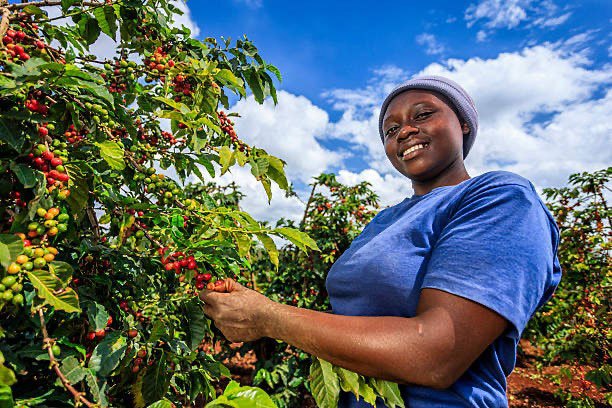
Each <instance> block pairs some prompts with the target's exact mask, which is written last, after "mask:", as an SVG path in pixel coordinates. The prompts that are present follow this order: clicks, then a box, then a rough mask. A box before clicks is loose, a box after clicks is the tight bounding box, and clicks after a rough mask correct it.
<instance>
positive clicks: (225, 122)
mask: <svg viewBox="0 0 612 408" xmlns="http://www.w3.org/2000/svg"><path fill="white" fill-rule="evenodd" d="M217 117H218V118H219V122H220V123H221V130H222V131H223V133H225V134H226V135H228V136H229V137H230V138H231V139H232V142H237V141H238V136H237V135H236V131H235V130H234V122H232V121H231V120H229V118H228V117H227V115H226V114H225V112H223V111H219V112H217Z"/></svg>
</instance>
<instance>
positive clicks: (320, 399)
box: [309, 357, 340, 408]
mask: <svg viewBox="0 0 612 408" xmlns="http://www.w3.org/2000/svg"><path fill="white" fill-rule="evenodd" d="M309 380H310V390H311V393H312V396H313V397H314V399H315V401H316V403H317V406H318V407H319V408H336V407H337V406H338V399H339V398H340V385H339V384H338V383H339V379H338V375H337V374H336V373H335V372H334V368H333V366H332V365H331V364H330V363H328V362H327V361H325V360H321V359H320V358H316V357H313V360H312V364H311V365H310V377H309Z"/></svg>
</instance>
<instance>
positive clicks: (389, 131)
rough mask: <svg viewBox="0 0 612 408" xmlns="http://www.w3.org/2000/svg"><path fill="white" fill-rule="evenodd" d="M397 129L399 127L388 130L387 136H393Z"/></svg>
mask: <svg viewBox="0 0 612 408" xmlns="http://www.w3.org/2000/svg"><path fill="white" fill-rule="evenodd" d="M396 129H397V126H391V127H390V128H389V129H387V133H385V136H391V134H392V133H394V132H395V131H396Z"/></svg>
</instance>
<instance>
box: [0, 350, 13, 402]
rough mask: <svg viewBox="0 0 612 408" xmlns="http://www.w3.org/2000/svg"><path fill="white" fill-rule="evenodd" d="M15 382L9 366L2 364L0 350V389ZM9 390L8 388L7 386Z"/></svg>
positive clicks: (0, 400)
mask: <svg viewBox="0 0 612 408" xmlns="http://www.w3.org/2000/svg"><path fill="white" fill-rule="evenodd" d="M16 382H17V379H16V378H15V373H14V372H13V370H11V369H10V368H8V367H6V366H5V365H4V355H3V354H2V352H0V390H1V389H2V388H1V387H3V386H10V385H13V384H15V383H16ZM9 391H10V388H9ZM1 403H2V394H1V393H0V404H1ZM0 407H1V405H0Z"/></svg>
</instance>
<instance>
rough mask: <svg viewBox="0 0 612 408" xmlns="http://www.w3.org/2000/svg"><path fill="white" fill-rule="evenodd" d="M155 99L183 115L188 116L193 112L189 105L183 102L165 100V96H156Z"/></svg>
mask: <svg viewBox="0 0 612 408" xmlns="http://www.w3.org/2000/svg"><path fill="white" fill-rule="evenodd" d="M153 99H155V100H156V101H160V102H163V103H165V104H166V105H168V106H170V107H172V108H174V109H176V110H177V111H179V112H180V113H182V114H188V113H190V112H191V109H189V107H188V106H187V105H185V104H184V103H181V102H176V101H175V100H173V99H169V98H164V97H163V96H155V97H154V98H153Z"/></svg>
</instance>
